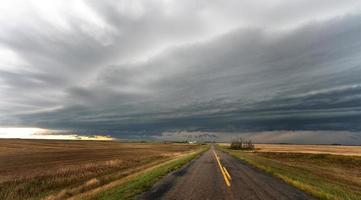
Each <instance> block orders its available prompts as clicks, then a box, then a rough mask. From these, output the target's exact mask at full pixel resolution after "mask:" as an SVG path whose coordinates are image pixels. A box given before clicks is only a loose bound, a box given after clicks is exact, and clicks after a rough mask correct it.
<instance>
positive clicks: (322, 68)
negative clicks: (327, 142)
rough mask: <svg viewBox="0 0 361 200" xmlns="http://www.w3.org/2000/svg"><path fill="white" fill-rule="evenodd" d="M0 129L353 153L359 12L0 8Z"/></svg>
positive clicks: (186, 4) (315, 5) (156, 2)
mask: <svg viewBox="0 0 361 200" xmlns="http://www.w3.org/2000/svg"><path fill="white" fill-rule="evenodd" d="M0 127H3V129H2V130H3V131H1V130H0V137H11V135H14V137H18V136H19V134H17V133H19V129H18V128H33V129H35V130H38V129H42V130H61V134H64V133H69V134H70V133H71V134H74V133H75V134H80V135H93V134H103V135H106V136H109V137H117V138H119V137H120V138H121V137H134V138H163V137H168V135H169V133H174V134H175V135H179V134H181V135H182V133H183V132H184V131H186V132H193V133H194V135H198V134H199V132H207V133H208V132H213V133H227V134H228V133H229V134H231V135H232V133H247V134H248V135H249V136H252V134H253V136H256V135H257V134H258V135H264V133H268V132H273V133H280V132H282V134H283V133H284V132H288V133H292V134H293V133H295V132H299V133H300V135H304V133H305V132H306V133H308V132H314V133H315V135H318V136H317V137H318V138H320V137H321V138H322V137H326V136H330V137H331V136H332V137H333V138H338V137H339V136H344V137H347V138H348V139H350V141H352V138H354V137H356V138H357V139H353V140H356V141H358V142H359V143H360V144H361V2H360V1H359V0H343V1H339V0H287V1H286V0H283V1H281V0H268V1H261V0H252V1H251V0H249V1H239V0H229V1H223V0H208V1H205V0H182V1H175V0H120V1H111V0H103V1H97V0H89V1H86V0H72V1H70V0H65V1H61V0H58V1H48V0H33V1H30V0H28V1H26V0H25V1H24V0H21V1H20V0H5V1H2V3H1V4H0ZM4 128H6V130H7V131H4V130H5V129H4ZM11 128H15V129H14V130H15V131H14V132H11V131H9V130H11ZM21 130H29V129H21ZM16 131H18V132H17V133H16ZM27 132H28V133H29V134H30V135H31V134H33V133H30V132H31V131H27ZM49 132H51V131H49ZM52 133H53V134H59V132H57V131H53V132H52ZM273 133H272V134H273ZM316 133H317V134H316ZM292 134H291V135H292ZM320 134H321V136H319V135H320ZM20 135H21V134H20ZM336 136H337V137H336ZM272 137H273V136H272ZM274 137H276V136H274ZM297 137H298V136H297ZM310 138H311V139H309V140H308V141H311V142H312V137H310ZM301 140H302V139H298V140H297V141H301ZM315 141H316V139H315Z"/></svg>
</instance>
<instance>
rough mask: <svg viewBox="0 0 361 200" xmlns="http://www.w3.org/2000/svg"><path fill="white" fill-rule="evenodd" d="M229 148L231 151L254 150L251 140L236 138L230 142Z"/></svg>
mask: <svg viewBox="0 0 361 200" xmlns="http://www.w3.org/2000/svg"><path fill="white" fill-rule="evenodd" d="M230 148H231V149H233V150H254V145H253V143H252V141H251V140H247V141H246V140H243V139H242V138H241V137H238V138H235V139H233V140H232V142H231V146H230Z"/></svg>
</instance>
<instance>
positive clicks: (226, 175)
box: [213, 150, 232, 187]
mask: <svg viewBox="0 0 361 200" xmlns="http://www.w3.org/2000/svg"><path fill="white" fill-rule="evenodd" d="M213 154H214V156H215V157H216V160H217V163H218V166H219V169H220V170H221V172H222V175H223V178H224V182H226V185H227V186H228V187H231V180H232V178H231V176H230V175H229V173H228V171H227V169H226V168H225V167H223V166H222V164H221V161H220V159H219V157H218V155H217V154H216V152H215V151H214V150H213Z"/></svg>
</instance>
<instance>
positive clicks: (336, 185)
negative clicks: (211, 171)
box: [218, 146, 361, 200]
mask: <svg viewBox="0 0 361 200" xmlns="http://www.w3.org/2000/svg"><path fill="white" fill-rule="evenodd" d="M218 148H219V149H220V150H223V151H224V152H227V153H229V154H230V155H232V156H234V157H236V158H239V159H241V160H243V161H245V162H247V163H248V164H250V165H252V166H255V167H257V168H259V169H261V170H263V171H265V172H267V173H270V174H272V175H274V176H276V177H279V178H281V179H283V180H284V181H285V182H287V183H289V184H291V185H293V186H295V187H297V188H299V189H301V190H303V191H305V192H307V193H309V194H311V195H313V196H314V197H316V198H319V199H325V200H343V199H344V200H354V199H361V157H360V156H341V155H331V154H308V153H272V152H245V151H237V150H230V149H229V148H227V147H224V146H223V147H221V146H218Z"/></svg>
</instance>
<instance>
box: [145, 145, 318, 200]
mask: <svg viewBox="0 0 361 200" xmlns="http://www.w3.org/2000/svg"><path fill="white" fill-rule="evenodd" d="M217 157H218V158H217ZM218 160H219V162H218ZM221 169H222V170H221ZM140 199H142V200H153V199H162V200H163V199H164V200H205V199H208V200H213V199H214V200H222V199H226V200H228V199H229V200H233V199H249V200H251V199H252V200H253V199H262V200H268V199H273V200H283V199H292V200H301V199H302V200H303V199H313V198H312V197H310V196H309V195H307V194H305V193H303V192H301V191H300V190H298V189H296V188H294V187H292V186H290V185H288V184H286V183H285V182H283V181H282V180H280V179H278V178H276V177H273V176H271V175H268V174H265V173H264V172H262V171H260V170H258V169H255V168H254V167H251V166H249V165H247V164H245V163H244V162H243V161H241V160H239V159H236V158H233V157H231V156H230V155H228V154H226V153H223V152H220V151H216V150H215V149H214V148H213V146H212V147H211V149H210V150H209V151H207V152H205V153H203V154H202V155H201V156H200V157H198V158H197V159H195V160H193V161H192V162H191V163H189V164H188V165H186V166H184V167H183V168H181V169H180V170H178V171H176V172H173V173H171V174H169V175H167V176H166V177H164V178H163V179H161V180H160V181H159V182H158V183H157V184H156V185H155V186H154V187H153V188H152V189H151V190H150V191H149V192H146V193H144V194H143V195H142V196H141V197H140Z"/></svg>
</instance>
